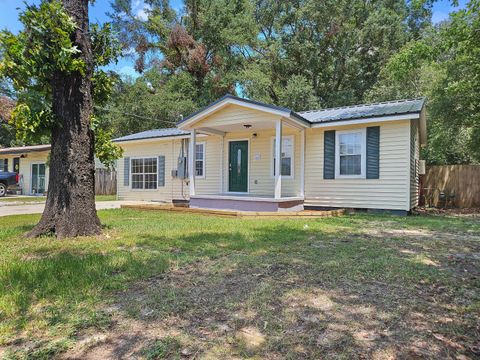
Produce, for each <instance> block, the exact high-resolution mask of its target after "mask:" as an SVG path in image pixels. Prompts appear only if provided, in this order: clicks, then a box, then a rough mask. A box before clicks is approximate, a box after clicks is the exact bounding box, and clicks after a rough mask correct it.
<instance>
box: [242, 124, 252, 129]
mask: <svg viewBox="0 0 480 360" xmlns="http://www.w3.org/2000/svg"><path fill="white" fill-rule="evenodd" d="M243 127H244V128H245V129H250V128H251V127H252V125H250V124H245V125H243Z"/></svg>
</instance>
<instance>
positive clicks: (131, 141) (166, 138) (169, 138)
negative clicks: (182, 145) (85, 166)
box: [113, 134, 208, 145]
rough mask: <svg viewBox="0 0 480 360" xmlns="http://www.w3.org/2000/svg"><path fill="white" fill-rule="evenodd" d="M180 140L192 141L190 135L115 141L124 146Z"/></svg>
mask: <svg viewBox="0 0 480 360" xmlns="http://www.w3.org/2000/svg"><path fill="white" fill-rule="evenodd" d="M206 136H208V135H204V134H197V137H206ZM179 139H190V135H178V136H162V137H151V138H145V139H132V140H123V141H113V142H114V143H115V144H118V145H122V144H139V143H146V142H147V143H150V142H158V141H171V140H179Z"/></svg>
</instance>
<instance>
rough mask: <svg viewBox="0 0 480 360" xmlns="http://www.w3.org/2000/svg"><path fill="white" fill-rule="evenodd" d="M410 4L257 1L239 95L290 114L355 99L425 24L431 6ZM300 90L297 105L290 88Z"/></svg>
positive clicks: (342, 103) (287, 0) (400, 1)
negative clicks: (253, 40)
mask: <svg viewBox="0 0 480 360" xmlns="http://www.w3.org/2000/svg"><path fill="white" fill-rule="evenodd" d="M413 6H414V4H413V2H411V3H407V2H405V1H403V0H396V1H371V2H365V1H361V0H358V1H357V0H353V1H350V0H348V1H347V0H340V1H338V0H335V1H333V0H330V1H315V0H295V1H290V0H261V1H258V2H257V3H256V8H255V18H256V21H257V23H258V24H259V25H260V32H259V37H258V39H259V41H258V42H257V45H256V47H255V48H254V53H253V56H251V61H250V62H249V63H248V66H247V67H246V69H245V70H244V72H243V81H242V85H243V86H244V91H245V93H246V94H247V95H248V96H250V97H252V98H255V99H258V100H261V101H265V102H268V103H274V104H278V105H284V106H286V105H287V104H288V105H292V104H294V105H296V107H295V110H305V109H311V108H312V106H315V104H316V106H318V107H328V106H340V105H350V104H354V103H358V102H360V101H361V100H362V98H363V95H364V93H365V91H367V90H369V89H370V88H371V87H372V86H373V85H374V84H375V82H376V81H377V76H378V73H379V72H380V69H381V68H382V66H383V65H384V64H385V63H386V62H387V61H388V59H389V58H390V56H392V55H393V54H395V52H396V51H397V50H398V49H400V48H401V47H402V46H403V45H404V44H405V43H406V42H407V41H408V40H409V39H411V38H413V37H415V36H417V32H418V30H419V28H423V27H424V26H425V25H424V23H428V22H429V21H430V15H431V14H430V13H431V11H430V7H431V5H429V4H427V3H425V2H415V8H416V9H417V11H413V9H412V7H413ZM419 9H421V10H423V11H420V10H419ZM409 20H410V21H409ZM409 24H411V25H410V26H409ZM412 26H415V31H414V30H413V29H412V28H411V27H412ZM299 87H300V88H301V89H302V92H303V93H304V94H305V96H304V98H303V100H302V101H301V102H299V101H298V100H299V99H298V94H296V93H294V92H292V91H291V89H298V88H299ZM295 98H296V99H295Z"/></svg>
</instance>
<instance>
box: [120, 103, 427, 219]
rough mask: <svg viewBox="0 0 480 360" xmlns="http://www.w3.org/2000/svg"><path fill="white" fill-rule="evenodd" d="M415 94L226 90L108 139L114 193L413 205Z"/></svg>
mask: <svg viewBox="0 0 480 360" xmlns="http://www.w3.org/2000/svg"><path fill="white" fill-rule="evenodd" d="M424 105H425V100H424V99H411V100H398V101H392V102H385V103H377V104H364V105H357V106H349V107H342V108H334V109H322V110H312V111H304V112H298V113H296V112H294V111H292V110H290V109H287V108H282V107H278V106H272V105H268V104H264V103H260V102H256V101H252V100H248V99H242V98H238V97H235V96H232V95H226V96H224V97H223V98H221V99H220V100H218V101H216V102H214V103H212V104H210V105H209V106H207V107H205V108H204V109H202V110H200V111H198V112H196V113H194V114H192V115H190V116H188V117H186V118H185V119H183V120H182V121H180V122H179V123H178V125H177V127H176V128H171V129H160V130H150V131H145V132H141V133H137V134H132V135H128V136H125V137H121V138H118V139H116V140H115V141H116V142H117V143H118V144H119V145H120V146H121V147H122V148H123V149H124V158H123V159H122V160H121V161H119V163H118V167H117V170H118V177H117V178H118V184H117V189H118V198H119V199H124V200H150V201H160V202H168V203H171V202H176V201H180V202H188V203H189V205H190V207H196V208H211V209H235V210H244V211H282V210H301V209H304V208H356V209H378V210H389V211H392V212H399V213H406V212H408V211H410V210H411V209H412V208H414V207H415V206H417V204H418V164H419V153H420V145H425V144H426V118H425V106H424Z"/></svg>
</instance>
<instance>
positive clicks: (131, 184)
mask: <svg viewBox="0 0 480 360" xmlns="http://www.w3.org/2000/svg"><path fill="white" fill-rule="evenodd" d="M138 159H155V161H156V163H157V173H156V175H157V187H156V188H154V189H145V188H143V189H134V188H133V175H134V174H133V160H138ZM144 166H145V165H144ZM135 174H137V173H135ZM142 174H143V175H144V176H145V174H153V173H142ZM143 186H144V187H145V178H143ZM130 190H131V191H158V156H135V157H131V158H130Z"/></svg>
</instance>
